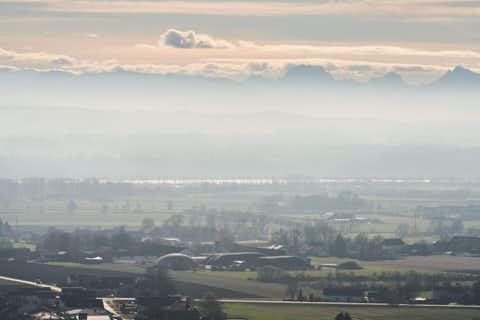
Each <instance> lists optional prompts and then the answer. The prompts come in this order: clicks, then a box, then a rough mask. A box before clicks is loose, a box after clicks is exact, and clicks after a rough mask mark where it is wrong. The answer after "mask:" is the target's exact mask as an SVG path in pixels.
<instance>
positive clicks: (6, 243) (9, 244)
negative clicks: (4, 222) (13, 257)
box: [0, 239, 13, 249]
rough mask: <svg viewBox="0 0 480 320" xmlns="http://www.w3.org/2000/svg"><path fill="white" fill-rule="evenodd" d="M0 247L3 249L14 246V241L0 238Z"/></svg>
mask: <svg viewBox="0 0 480 320" xmlns="http://www.w3.org/2000/svg"><path fill="white" fill-rule="evenodd" d="M0 248H2V249H6V248H8V249H9V248H13V244H12V241H10V240H6V239H2V240H0Z"/></svg>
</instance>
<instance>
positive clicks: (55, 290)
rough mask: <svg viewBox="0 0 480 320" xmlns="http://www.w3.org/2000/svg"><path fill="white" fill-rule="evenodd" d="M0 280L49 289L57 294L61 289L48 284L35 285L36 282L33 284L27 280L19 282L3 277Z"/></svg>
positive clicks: (19, 280) (18, 280)
mask: <svg viewBox="0 0 480 320" xmlns="http://www.w3.org/2000/svg"><path fill="white" fill-rule="evenodd" d="M0 279H1V280H6V281H10V282H16V283H20V284H26V285H29V286H34V287H40V288H50V290H52V291H54V292H57V293H61V292H62V289H61V288H59V287H56V286H53V285H50V284H44V283H36V282H33V281H27V280H21V279H15V278H9V277H3V276H0Z"/></svg>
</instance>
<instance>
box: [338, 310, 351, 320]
mask: <svg viewBox="0 0 480 320" xmlns="http://www.w3.org/2000/svg"><path fill="white" fill-rule="evenodd" d="M335 320H352V317H351V316H350V314H349V313H348V312H340V313H339V314H337V316H336V317H335Z"/></svg>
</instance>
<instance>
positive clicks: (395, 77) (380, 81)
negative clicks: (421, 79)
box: [368, 72, 406, 87]
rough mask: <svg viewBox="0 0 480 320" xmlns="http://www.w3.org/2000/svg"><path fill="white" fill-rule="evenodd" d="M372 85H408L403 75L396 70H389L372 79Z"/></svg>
mask: <svg viewBox="0 0 480 320" xmlns="http://www.w3.org/2000/svg"><path fill="white" fill-rule="evenodd" d="M368 84H370V85H378V86H387V87H397V86H398V87H403V86H405V85H406V83H405V81H403V78H402V76H401V75H399V74H398V73H395V72H388V73H387V74H385V75H383V76H381V77H376V78H372V79H370V81H369V82H368Z"/></svg>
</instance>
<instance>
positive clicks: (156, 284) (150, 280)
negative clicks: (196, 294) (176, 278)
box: [139, 266, 176, 297]
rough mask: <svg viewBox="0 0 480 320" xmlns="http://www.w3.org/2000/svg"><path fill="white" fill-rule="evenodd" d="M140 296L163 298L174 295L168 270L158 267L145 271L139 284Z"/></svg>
mask: <svg viewBox="0 0 480 320" xmlns="http://www.w3.org/2000/svg"><path fill="white" fill-rule="evenodd" d="M139 289H140V291H141V294H142V295H146V296H156V297H165V296H168V295H171V294H174V293H175V291H176V289H175V285H174V283H173V281H172V279H171V278H170V277H169V276H168V270H167V269H165V268H161V267H158V266H153V267H150V268H148V269H147V271H146V273H145V277H144V279H143V280H141V281H140V282H139Z"/></svg>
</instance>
